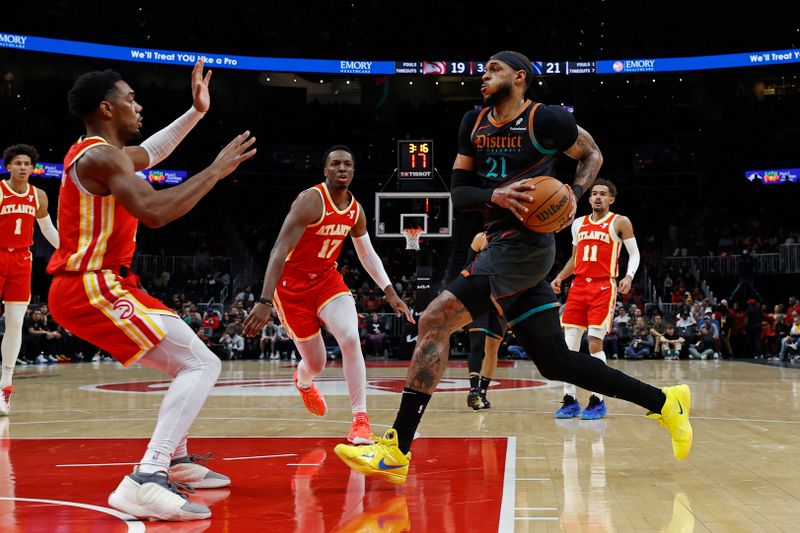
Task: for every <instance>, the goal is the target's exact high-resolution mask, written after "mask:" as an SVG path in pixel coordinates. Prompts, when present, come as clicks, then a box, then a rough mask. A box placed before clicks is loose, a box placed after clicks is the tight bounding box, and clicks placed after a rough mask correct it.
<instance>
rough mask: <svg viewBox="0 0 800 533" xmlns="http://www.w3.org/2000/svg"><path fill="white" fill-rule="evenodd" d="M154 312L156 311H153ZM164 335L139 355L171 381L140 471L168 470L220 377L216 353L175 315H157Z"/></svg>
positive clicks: (142, 360) (141, 362)
mask: <svg viewBox="0 0 800 533" xmlns="http://www.w3.org/2000/svg"><path fill="white" fill-rule="evenodd" d="M154 316H157V315H154ZM158 318H159V320H162V321H163V325H164V328H165V329H166V330H167V336H166V337H164V338H163V339H161V342H159V343H158V344H157V345H155V346H154V347H153V348H151V349H150V351H148V352H147V353H146V354H144V356H142V357H141V358H140V359H139V363H140V364H141V365H142V366H145V367H147V368H152V369H155V370H159V371H161V372H164V373H165V374H169V375H170V376H172V377H173V380H172V383H171V384H170V386H169V389H167V393H166V394H165V395H164V399H163V400H162V401H161V408H160V409H159V411H158V421H157V423H156V428H155V430H154V431H153V436H152V438H151V439H150V442H149V443H148V445H147V451H146V452H145V454H144V457H142V460H141V462H140V465H139V471H140V472H142V473H145V474H146V473H152V472H156V471H158V470H164V471H167V470H169V462H170V459H171V458H172V456H173V454H174V453H175V452H176V450H177V449H178V446H179V445H180V444H181V442H185V440H186V435H187V434H188V433H189V427H190V426H191V425H192V422H194V419H195V418H197V415H198V413H199V412H200V409H201V408H202V407H203V404H204V403H205V401H206V398H207V397H208V394H209V392H211V389H212V388H213V387H214V383H216V381H217V377H219V373H220V370H221V368H222V364H221V363H220V360H219V357H217V356H216V355H214V353H213V352H212V351H211V350H209V349H208V347H206V345H205V344H203V343H202V342H201V341H200V339H199V338H198V337H197V334H196V333H195V332H194V331H192V329H191V328H190V327H189V326H187V325H186V323H185V322H184V321H183V320H181V319H179V318H177V317H164V316H161V317H158Z"/></svg>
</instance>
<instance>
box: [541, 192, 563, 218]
mask: <svg viewBox="0 0 800 533" xmlns="http://www.w3.org/2000/svg"><path fill="white" fill-rule="evenodd" d="M567 200H569V196H566V195H564V196H563V197H562V198H561V201H560V202H558V203H557V204H550V207H549V208H547V210H545V211H542V212H541V213H539V214H537V215H536V218H538V219H539V220H541V221H542V222H544V221H545V220H547V219H548V218H550V217H551V216H553V215H555V214H557V213H558V212H559V211H561V208H562V207H564V204H566V203H567Z"/></svg>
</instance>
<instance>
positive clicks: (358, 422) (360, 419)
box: [347, 413, 375, 444]
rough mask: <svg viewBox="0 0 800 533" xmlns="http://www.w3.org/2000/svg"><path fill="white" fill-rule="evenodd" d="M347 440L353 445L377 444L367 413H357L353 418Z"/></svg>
mask: <svg viewBox="0 0 800 533" xmlns="http://www.w3.org/2000/svg"><path fill="white" fill-rule="evenodd" d="M347 440H348V441H349V442H352V443H353V444H375V439H374V438H373V437H372V429H370V427H369V417H368V416H367V413H356V414H355V415H354V416H353V425H352V426H350V433H348V434H347Z"/></svg>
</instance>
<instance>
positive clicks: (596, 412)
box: [581, 394, 608, 420]
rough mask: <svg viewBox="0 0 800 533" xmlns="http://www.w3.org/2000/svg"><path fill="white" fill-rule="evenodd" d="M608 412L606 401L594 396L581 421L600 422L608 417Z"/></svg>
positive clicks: (590, 399) (582, 414)
mask: <svg viewBox="0 0 800 533" xmlns="http://www.w3.org/2000/svg"><path fill="white" fill-rule="evenodd" d="M607 412H608V410H607V409H606V401H605V400H599V399H598V398H597V396H595V395H594V394H592V397H591V398H589V405H587V406H586V409H584V410H583V412H582V413H581V420H600V419H601V418H603V417H604V416H606V413H607Z"/></svg>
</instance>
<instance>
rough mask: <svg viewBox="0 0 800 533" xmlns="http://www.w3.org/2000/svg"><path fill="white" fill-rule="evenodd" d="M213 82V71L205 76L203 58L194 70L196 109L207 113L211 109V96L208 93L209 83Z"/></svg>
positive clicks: (193, 82) (193, 93) (193, 94)
mask: <svg viewBox="0 0 800 533" xmlns="http://www.w3.org/2000/svg"><path fill="white" fill-rule="evenodd" d="M209 81H211V71H210V70H209V71H208V72H206V75H205V76H203V58H200V59H198V60H197V63H195V64H194V68H193V69H192V97H194V108H195V109H197V110H198V111H200V112H201V113H205V112H206V111H208V108H209V107H211V95H210V94H209V93H208V82H209Z"/></svg>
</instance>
